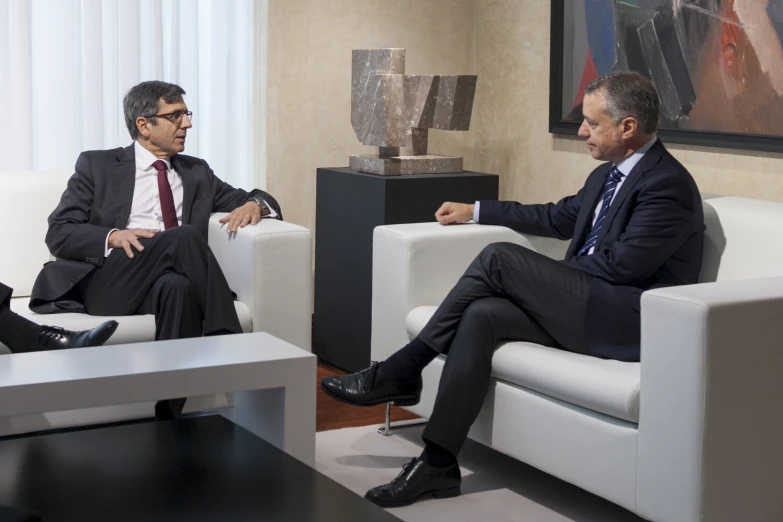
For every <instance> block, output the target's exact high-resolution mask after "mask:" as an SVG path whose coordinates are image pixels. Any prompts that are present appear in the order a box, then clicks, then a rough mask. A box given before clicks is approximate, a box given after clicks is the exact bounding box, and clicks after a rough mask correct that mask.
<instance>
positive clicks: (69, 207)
mask: <svg viewBox="0 0 783 522" xmlns="http://www.w3.org/2000/svg"><path fill="white" fill-rule="evenodd" d="M171 164H172V166H173V167H174V170H175V171H176V172H177V174H178V175H179V176H180V178H182V190H183V202H182V224H183V225H192V226H194V227H196V229H197V230H198V232H199V233H200V234H201V235H202V236H204V239H207V236H208V233H207V229H208V223H209V217H210V215H211V214H212V213H213V212H230V211H232V210H234V209H235V208H237V207H239V206H242V205H244V204H245V203H247V202H248V201H249V200H250V199H252V198H262V199H264V200H265V201H266V202H267V203H268V204H269V206H271V207H272V208H273V209H274V210H275V212H277V214H278V216H279V218H280V219H282V212H281V210H280V205H279V204H278V203H277V201H276V200H275V198H273V197H272V196H271V195H269V194H267V193H266V192H263V191H261V190H253V191H251V192H247V191H244V190H242V189H237V188H234V187H232V186H231V185H229V184H228V183H224V182H222V181H221V180H220V179H218V177H217V176H215V173H214V172H212V169H211V168H209V165H207V162H206V161H204V160H202V159H198V158H194V157H192V156H185V155H183V154H177V155H175V156H172V157H171ZM135 184H136V157H135V152H134V146H133V145H131V146H130V147H126V148H119V149H113V150H98V151H88V152H83V153H82V154H81V155H80V156H79V159H78V160H76V173H75V174H74V175H73V176H71V179H70V180H69V181H68V188H66V190H65V192H64V193H63V196H62V198H61V199H60V204H59V205H58V206H57V208H56V209H55V210H54V212H52V214H51V215H50V216H49V231H48V232H47V234H46V245H47V246H48V247H49V251H50V252H51V253H52V255H53V256H55V257H56V258H57V261H54V262H51V263H47V264H46V265H44V268H43V270H42V271H41V273H40V274H39V275H38V279H37V280H36V282H35V285H34V286H33V291H32V297H31V299H30V308H31V309H32V310H34V311H36V312H38V313H52V312H60V311H83V306H82V305H81V303H80V295H79V294H80V292H79V284H80V282H82V281H83V280H84V279H85V277H87V275H89V274H90V273H91V272H92V271H93V270H94V269H95V268H96V267H99V266H101V265H103V261H104V252H105V250H104V249H105V245H106V237H107V236H108V234H109V232H110V231H111V230H112V229H115V228H117V229H120V230H122V229H124V228H125V227H126V226H127V224H128V219H129V217H130V211H131V204H132V202H133V190H134V186H135Z"/></svg>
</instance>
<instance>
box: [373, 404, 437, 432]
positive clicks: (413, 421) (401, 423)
mask: <svg viewBox="0 0 783 522" xmlns="http://www.w3.org/2000/svg"><path fill="white" fill-rule="evenodd" d="M391 406H392V403H390V402H387V403H386V422H385V424H384V425H383V426H381V427H380V428H378V433H380V434H381V435H383V436H384V437H388V436H389V435H391V434H392V420H391ZM422 424H427V419H411V420H404V421H398V422H396V423H394V428H407V427H409V426H420V425H422Z"/></svg>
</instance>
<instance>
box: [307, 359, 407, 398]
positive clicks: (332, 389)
mask: <svg viewBox="0 0 783 522" xmlns="http://www.w3.org/2000/svg"><path fill="white" fill-rule="evenodd" d="M421 388H422V380H421V375H418V376H417V377H416V378H415V379H411V380H410V381H407V382H396V381H394V380H392V379H391V378H390V377H389V376H388V375H386V374H385V373H384V371H383V364H381V363H377V362H374V363H372V364H371V365H370V367H369V368H365V369H364V370H362V371H360V372H356V373H350V374H348V375H343V376H342V377H340V376H336V375H335V376H332V377H327V378H325V379H324V380H322V381H321V389H322V390H323V391H324V392H326V394H327V395H329V396H330V397H333V398H335V399H337V400H338V401H342V402H347V403H348V404H353V405H354V406H377V405H378V404H385V403H387V402H393V403H394V404H395V405H397V406H413V405H414V404H418V403H419V400H420V399H421Z"/></svg>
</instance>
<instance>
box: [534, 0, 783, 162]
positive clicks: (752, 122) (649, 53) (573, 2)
mask: <svg viewBox="0 0 783 522" xmlns="http://www.w3.org/2000/svg"><path fill="white" fill-rule="evenodd" d="M551 23H552V28H551V29H552V31H551V53H550V56H551V63H550V84H549V131H550V132H552V133H559V134H576V133H577V130H578V129H579V125H580V124H581V122H582V98H583V97H584V89H585V87H586V86H587V84H588V83H590V82H591V81H592V80H594V79H596V78H598V77H599V76H601V75H603V74H606V73H609V72H614V71H636V72H639V73H641V74H643V75H644V76H646V77H647V78H649V79H650V80H652V81H653V82H654V83H655V86H656V88H657V89H658V95H659V97H660V100H661V122H660V131H659V135H660V136H661V138H662V139H663V140H664V141H669V142H674V143H687V144H693V145H706V146H713V147H731V148H740V149H752V150H764V151H776V152H783V46H781V42H783V0H552V21H551Z"/></svg>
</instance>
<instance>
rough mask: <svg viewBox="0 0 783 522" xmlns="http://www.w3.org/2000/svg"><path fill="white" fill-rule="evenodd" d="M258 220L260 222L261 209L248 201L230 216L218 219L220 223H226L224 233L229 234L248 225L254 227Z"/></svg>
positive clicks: (256, 204)
mask: <svg viewBox="0 0 783 522" xmlns="http://www.w3.org/2000/svg"><path fill="white" fill-rule="evenodd" d="M259 220H261V207H259V206H258V203H256V202H255V201H248V202H247V203H245V204H244V205H242V206H241V207H238V208H235V209H234V211H233V212H231V214H229V215H227V216H223V217H222V218H220V222H221V223H228V227H226V232H228V233H229V234H233V233H234V232H236V231H237V230H239V229H240V228H245V227H246V226H248V225H255V224H256V223H258V222H259Z"/></svg>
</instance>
